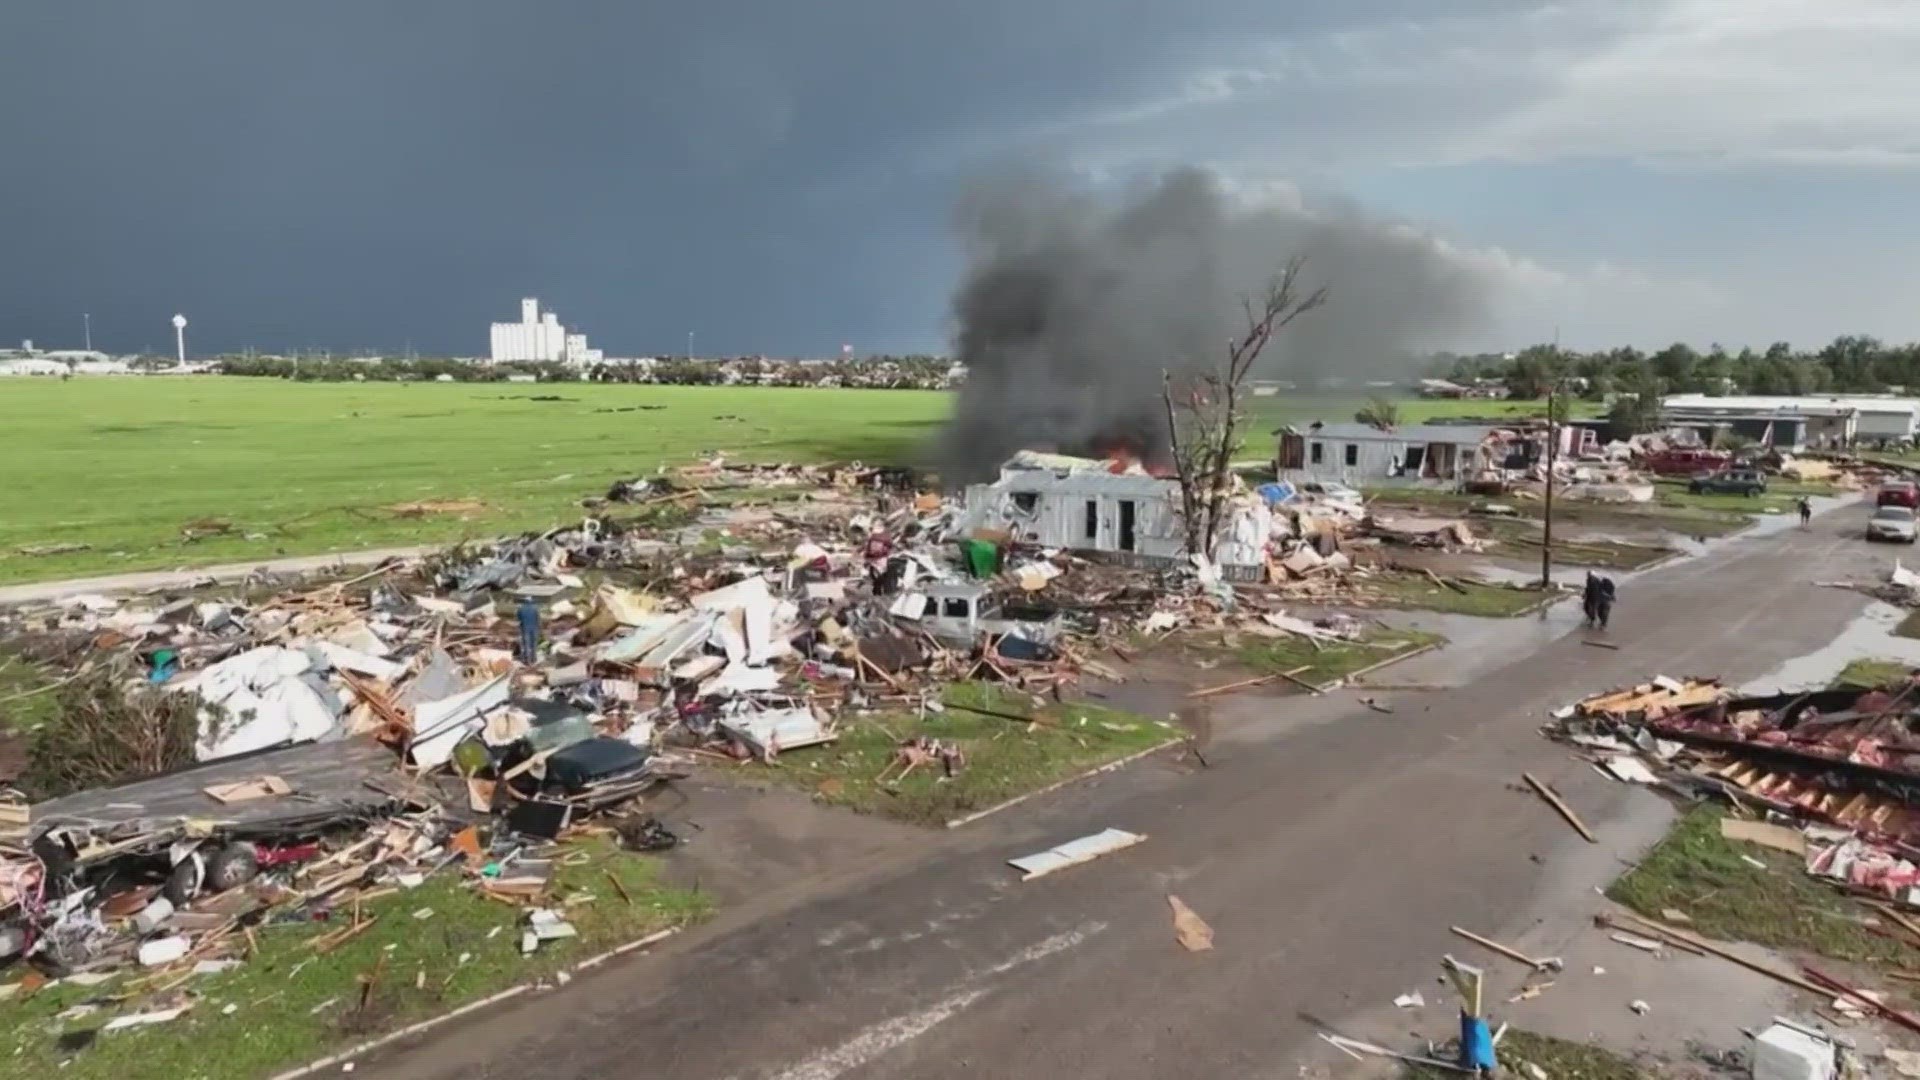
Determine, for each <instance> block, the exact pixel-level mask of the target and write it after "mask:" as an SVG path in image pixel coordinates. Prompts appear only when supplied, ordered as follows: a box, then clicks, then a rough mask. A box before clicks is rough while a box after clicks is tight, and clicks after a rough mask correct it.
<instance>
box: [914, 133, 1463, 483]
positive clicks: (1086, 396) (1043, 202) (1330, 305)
mask: <svg viewBox="0 0 1920 1080" xmlns="http://www.w3.org/2000/svg"><path fill="white" fill-rule="evenodd" d="M959 224H960V230H961V234H962V236H963V237H964V238H965V240H966V242H967V248H968V254H969V260H970V261H969V267H968V273H967V276H966V279H965V280H964V281H963V282H962V284H961V286H960V289H959V291H958V293H957V295H956V297H955V300H954V317H955V320H956V322H957V323H958V325H959V331H958V338H957V342H956V345H957V349H956V353H957V356H958V358H959V359H961V360H963V361H964V362H966V364H967V365H968V369H969V374H968V378H967V382H966V385H965V387H964V388H963V389H962V390H961V391H960V402H959V406H958V408H957V409H956V410H955V414H954V417H953V420H952V421H951V422H950V424H949V425H948V429H947V432H946V437H945V440H944V447H943V452H942V461H941V463H940V464H941V471H942V475H945V476H950V477H952V478H954V479H958V480H970V479H977V478H980V477H982V476H985V475H988V474H990V473H992V472H993V471H994V469H995V468H997V467H998V465H999V463H1000V462H1001V461H1003V460H1004V459H1005V458H1006V457H1007V456H1008V455H1009V454H1010V453H1011V452H1013V451H1015V450H1019V449H1023V448H1032V449H1049V450H1063V451H1067V452H1071V453H1087V452H1093V451H1097V450H1099V449H1101V448H1102V446H1103V445H1112V444H1114V443H1119V442H1124V443H1127V444H1130V445H1132V446H1133V447H1134V448H1135V449H1136V451H1139V450H1151V449H1153V448H1156V447H1159V446H1161V445H1162V444H1163V443H1164V441H1165V430H1166V429H1165V423H1164V412H1163V405H1162V402H1161V400H1160V392H1161V385H1162V377H1163V373H1165V372H1172V373H1175V374H1178V373H1180V372H1182V371H1190V370H1194V369H1196V368H1198V369H1202V370H1213V369H1216V368H1217V366H1218V364H1219V363H1220V357H1221V355H1222V353H1223V351H1224V349H1225V347H1226V343H1227V342H1228V341H1229V340H1230V339H1232V338H1234V337H1237V336H1239V335H1241V334H1244V333H1245V331H1246V328H1247V323H1246V317H1245V314H1244V311H1243V309H1242V303H1243V301H1244V300H1246V299H1248V298H1253V297H1258V296H1260V295H1262V293H1263V290H1264V287H1265V286H1266V285H1267V284H1268V283H1269V282H1271V281H1272V280H1273V276H1274V275H1275V273H1277V272H1278V271H1279V269H1280V268H1281V267H1283V266H1284V265H1285V264H1286V263H1287V262H1288V261H1289V260H1290V259H1292V258H1295V257H1299V258H1301V259H1303V260H1305V262H1304V266H1303V271H1302V273H1301V275H1300V278H1299V279H1298V285H1299V288H1300V296H1301V297H1303V298H1304V297H1305V296H1307V295H1309V294H1311V293H1312V292H1313V291H1314V290H1315V289H1317V288H1320V287H1323V286H1324V287H1326V288H1327V289H1328V290H1329V300H1328V302H1327V303H1326V305H1325V306H1323V307H1321V308H1318V309H1316V310H1314V311H1311V312H1308V313H1306V314H1305V315H1303V316H1301V317H1300V318H1299V319H1298V320H1296V321H1295V322H1294V323H1293V324H1292V325H1290V326H1289V327H1287V329H1286V330H1285V331H1284V332H1283V333H1282V334H1281V335H1280V336H1279V337H1277V338H1276V339H1275V341H1274V343H1273V344H1272V345H1271V346H1270V347H1269V348H1268V349H1267V350H1266V351H1265V352H1263V353H1262V355H1261V358H1260V365H1259V367H1257V368H1256V369H1255V373H1256V375H1266V376H1276V375H1278V376H1287V377H1290V378H1294V379H1298V380H1302V381H1307V380H1316V379H1318V378H1319V377H1322V376H1329V375H1333V376H1338V377H1341V378H1343V379H1346V380H1348V381H1350V382H1351V381H1358V380H1361V379H1364V378H1367V377H1370V376H1375V375H1388V374H1392V375H1398V376H1405V375H1406V374H1408V372H1409V371H1410V370H1411V367H1412V365H1411V363H1410V360H1411V354H1410V352H1409V351H1408V350H1409V349H1410V348H1411V347H1414V346H1417V345H1420V344H1423V343H1424V342H1425V341H1426V339H1427V338H1428V337H1429V336H1430V335H1433V334H1435V333H1447V332H1459V331H1465V330H1472V329H1477V328H1479V327H1481V326H1483V325H1485V323H1486V322H1487V320H1488V318H1489V305H1490V303H1491V300H1492V298H1493V295H1494V293H1495V291H1496V282H1495V281H1494V279H1493V276H1492V275H1491V274H1490V273H1489V272H1488V270H1487V268H1486V267H1485V265H1484V264H1482V263H1478V262H1476V261H1474V260H1472V259H1469V258H1466V257H1463V256H1461V255H1460V254H1458V253H1457V252H1455V251H1454V249H1452V248H1449V247H1447V246H1445V245H1442V244H1439V243H1436V242H1435V241H1434V240H1433V239H1432V238H1430V237H1428V236H1425V235H1423V234H1421V233H1419V232H1416V231H1413V230H1410V229H1407V228H1405V227H1403V226H1400V225H1398V224H1395V223H1392V222H1388V221H1382V220H1380V219H1378V218H1375V217H1370V216H1368V215H1367V214H1365V213H1363V212H1361V211H1360V210H1359V209H1358V208H1356V207H1353V206H1351V205H1342V206H1337V207H1333V208H1319V207H1310V206H1307V205H1303V204H1302V203H1300V202H1298V201H1297V200H1294V199H1279V200H1273V199H1269V200H1266V201H1264V202H1262V203H1259V204H1251V205H1250V204H1248V203H1246V202H1244V201H1236V200H1233V199H1231V198H1229V197H1228V196H1227V195H1226V194H1225V193H1223V192H1222V190H1221V188H1220V185H1219V183H1218V181H1217V180H1216V178H1214V177H1213V176H1211V175H1210V174H1208V173H1205V172H1202V171H1200V170H1197V169H1182V170H1176V171H1174V172H1171V173H1168V174H1167V175H1165V176H1164V177H1161V178H1158V179H1157V180H1155V181H1154V182H1152V183H1150V184H1148V185H1146V186H1144V187H1143V188H1141V189H1140V190H1138V191H1136V192H1134V193H1133V194H1132V196H1131V197H1129V198H1126V199H1122V200H1118V201H1112V200H1104V199H1100V198H1096V197H1093V196H1090V195H1087V194H1084V193H1082V192H1079V191H1077V190H1074V189H1072V188H1069V187H1066V186H1064V185H1062V184H1060V183H1059V182H1057V181H1056V180H1054V179H1052V178H1049V177H1047V176H1043V175H1037V174H1033V173H1021V174H1015V175H1002V176H995V177H992V178H989V179H988V180H986V181H983V182H982V183H981V184H980V185H979V186H978V187H977V188H976V189H975V190H974V191H973V192H972V193H971V194H970V196H969V197H968V198H967V200H965V202H964V203H963V204H962V208H961V213H960V222H959Z"/></svg>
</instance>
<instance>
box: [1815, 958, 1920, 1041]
mask: <svg viewBox="0 0 1920 1080" xmlns="http://www.w3.org/2000/svg"><path fill="white" fill-rule="evenodd" d="M1801 970H1802V971H1805V972H1806V973H1807V978H1809V979H1812V980H1813V981H1814V982H1817V983H1819V984H1820V985H1822V986H1824V987H1826V988H1827V989H1828V990H1830V991H1832V992H1834V993H1838V994H1840V995H1841V996H1842V997H1850V998H1855V999H1858V1000H1860V1001H1863V1002H1866V1004H1867V1006H1868V1007H1869V1008H1871V1009H1872V1010H1873V1011H1874V1012H1877V1013H1879V1014H1880V1015H1881V1016H1884V1017H1886V1018H1887V1019H1889V1020H1891V1021H1893V1022H1894V1023H1896V1024H1899V1025H1900V1026H1901V1027H1903V1028H1906V1029H1907V1030H1908V1031H1920V1018H1917V1017H1915V1016H1914V1015H1913V1014H1912V1013H1908V1012H1903V1011H1901V1010H1899V1009H1896V1008H1894V1007H1893V1006H1891V1005H1888V1004H1886V1003H1885V1002H1881V1001H1876V1000H1874V999H1873V998H1870V997H1868V996H1867V995H1865V994H1863V993H1861V992H1860V991H1858V990H1855V989H1854V988H1853V987H1851V986H1848V985H1847V984H1846V983H1843V982H1841V981H1840V980H1839V979H1836V978H1834V977H1833V976H1831V975H1826V974H1823V973H1821V972H1820V970H1819V969H1817V968H1814V967H1811V966H1804V967H1802V968H1801Z"/></svg>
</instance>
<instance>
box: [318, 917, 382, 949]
mask: <svg viewBox="0 0 1920 1080" xmlns="http://www.w3.org/2000/svg"><path fill="white" fill-rule="evenodd" d="M379 921H380V916H378V915H369V916H367V917H366V918H364V919H361V920H359V921H358V922H355V923H353V924H352V925H351V926H345V927H342V928H340V929H339V930H334V931H331V932H329V933H325V934H321V935H320V936H319V937H316V938H310V939H308V941H307V947H308V948H310V949H312V950H313V951H314V952H317V953H323V954H324V953H330V952H332V951H333V950H335V949H337V948H339V947H340V946H342V945H345V944H346V943H347V942H349V941H351V940H353V939H354V938H357V937H359V936H360V935H361V934H362V933H365V932H366V930H367V929H368V928H369V927H371V926H372V925H373V924H374V923H376V922H379Z"/></svg>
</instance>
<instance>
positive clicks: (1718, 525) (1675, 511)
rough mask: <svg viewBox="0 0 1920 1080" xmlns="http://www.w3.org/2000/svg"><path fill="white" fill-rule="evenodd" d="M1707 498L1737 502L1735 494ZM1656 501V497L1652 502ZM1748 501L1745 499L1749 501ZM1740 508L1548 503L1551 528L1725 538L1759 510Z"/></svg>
mask: <svg viewBox="0 0 1920 1080" xmlns="http://www.w3.org/2000/svg"><path fill="white" fill-rule="evenodd" d="M1365 492H1366V496H1367V500H1368V502H1369V503H1372V504H1374V505H1378V506H1404V507H1411V508H1414V509H1419V510H1424V511H1430V512H1434V513H1441V514H1466V513H1467V511H1468V510H1470V509H1471V508H1472V507H1474V506H1478V505H1481V504H1484V503H1500V504H1502V505H1505V506H1510V507H1512V508H1513V510H1514V513H1515V514H1516V515H1517V516H1519V517H1522V518H1528V519H1533V520H1538V519H1540V518H1542V517H1544V516H1545V514H1546V504H1545V502H1544V500H1541V499H1538V498H1524V499H1523V498H1516V497H1513V496H1504V497H1492V496H1486V495H1466V494H1462V493H1459V492H1453V491H1428V490H1425V489H1422V488H1404V487H1384V488H1367V489H1365ZM1681 493H1682V496H1683V498H1688V496H1685V489H1684V488H1683V489H1682V492H1681ZM1710 497H1711V498H1728V499H1739V498H1740V496H1738V495H1729V496H1710ZM1658 498H1659V496H1658V495H1657V494H1656V499H1658ZM1752 501H1753V500H1747V502H1749V503H1751V502H1752ZM1739 509H1740V508H1739V507H1738V506H1735V507H1734V508H1733V509H1725V508H1719V507H1710V506H1695V505H1686V504H1684V503H1682V504H1669V503H1664V502H1659V501H1656V502H1653V503H1595V502H1584V501H1578V500H1576V501H1567V500H1558V499H1557V500H1555V501H1554V504H1553V520H1554V523H1555V526H1556V528H1558V527H1561V526H1562V525H1563V524H1573V525H1587V526H1593V527H1599V528H1608V527H1611V528H1642V529H1661V530H1665V531H1668V532H1675V533H1680V534H1682V535H1684V536H1725V535H1727V534H1728V533H1734V532H1738V531H1740V530H1741V529H1744V528H1746V527H1747V526H1748V525H1750V524H1752V518H1751V516H1750V515H1751V514H1752V513H1754V512H1755V511H1756V510H1758V509H1759V508H1758V507H1754V506H1751V505H1749V506H1747V507H1746V508H1745V511H1744V512H1736V511H1738V510H1739ZM1469 520H1470V521H1471V523H1472V524H1473V526H1474V528H1476V529H1479V528H1481V527H1482V526H1484V525H1486V524H1487V523H1489V522H1492V521H1498V520H1501V519H1499V518H1489V517H1482V516H1474V517H1472V518H1470V519H1469Z"/></svg>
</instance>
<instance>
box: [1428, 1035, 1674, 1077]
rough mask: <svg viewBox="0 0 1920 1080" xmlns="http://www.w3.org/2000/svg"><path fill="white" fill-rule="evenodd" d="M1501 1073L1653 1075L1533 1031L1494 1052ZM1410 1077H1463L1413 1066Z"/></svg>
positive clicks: (1613, 1057) (1596, 1051) (1592, 1048)
mask: <svg viewBox="0 0 1920 1080" xmlns="http://www.w3.org/2000/svg"><path fill="white" fill-rule="evenodd" d="M1494 1056H1495V1057H1496V1058H1498V1059H1499V1062H1500V1072H1501V1074H1502V1075H1505V1076H1518V1077H1525V1076H1527V1075H1528V1074H1527V1071H1526V1069H1525V1068H1524V1067H1523V1066H1522V1064H1521V1063H1522V1062H1525V1063H1527V1064H1531V1065H1538V1066H1539V1067H1540V1068H1541V1070H1543V1071H1544V1072H1545V1073H1546V1074H1547V1076H1549V1077H1551V1078H1552V1080H1646V1078H1647V1077H1650V1076H1651V1075H1652V1074H1650V1073H1646V1072H1643V1071H1641V1070H1640V1068H1639V1067H1638V1066H1636V1065H1635V1064H1634V1063H1633V1062H1631V1061H1628V1060H1627V1059H1626V1058H1623V1057H1621V1056H1619V1055H1618V1054H1613V1053H1609V1052H1608V1051H1606V1050H1602V1049H1600V1048H1599V1047H1597V1046H1587V1045H1585V1044H1584V1043H1575V1042H1568V1041H1566V1040H1565V1039H1555V1038H1552V1037H1550V1036H1546V1035H1536V1034H1534V1033H1533V1032H1531V1031H1518V1030H1512V1029H1510V1030H1508V1032H1507V1034H1506V1037H1505V1038H1503V1039H1501V1040H1500V1045H1499V1046H1498V1047H1495V1048H1494ZM1406 1075H1408V1076H1418V1077H1442V1076H1453V1077H1457V1076H1459V1075H1460V1074H1459V1073H1456V1072H1448V1071H1446V1070H1445V1069H1435V1068H1431V1067H1429V1066H1426V1065H1409V1066H1407V1069H1406Z"/></svg>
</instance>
